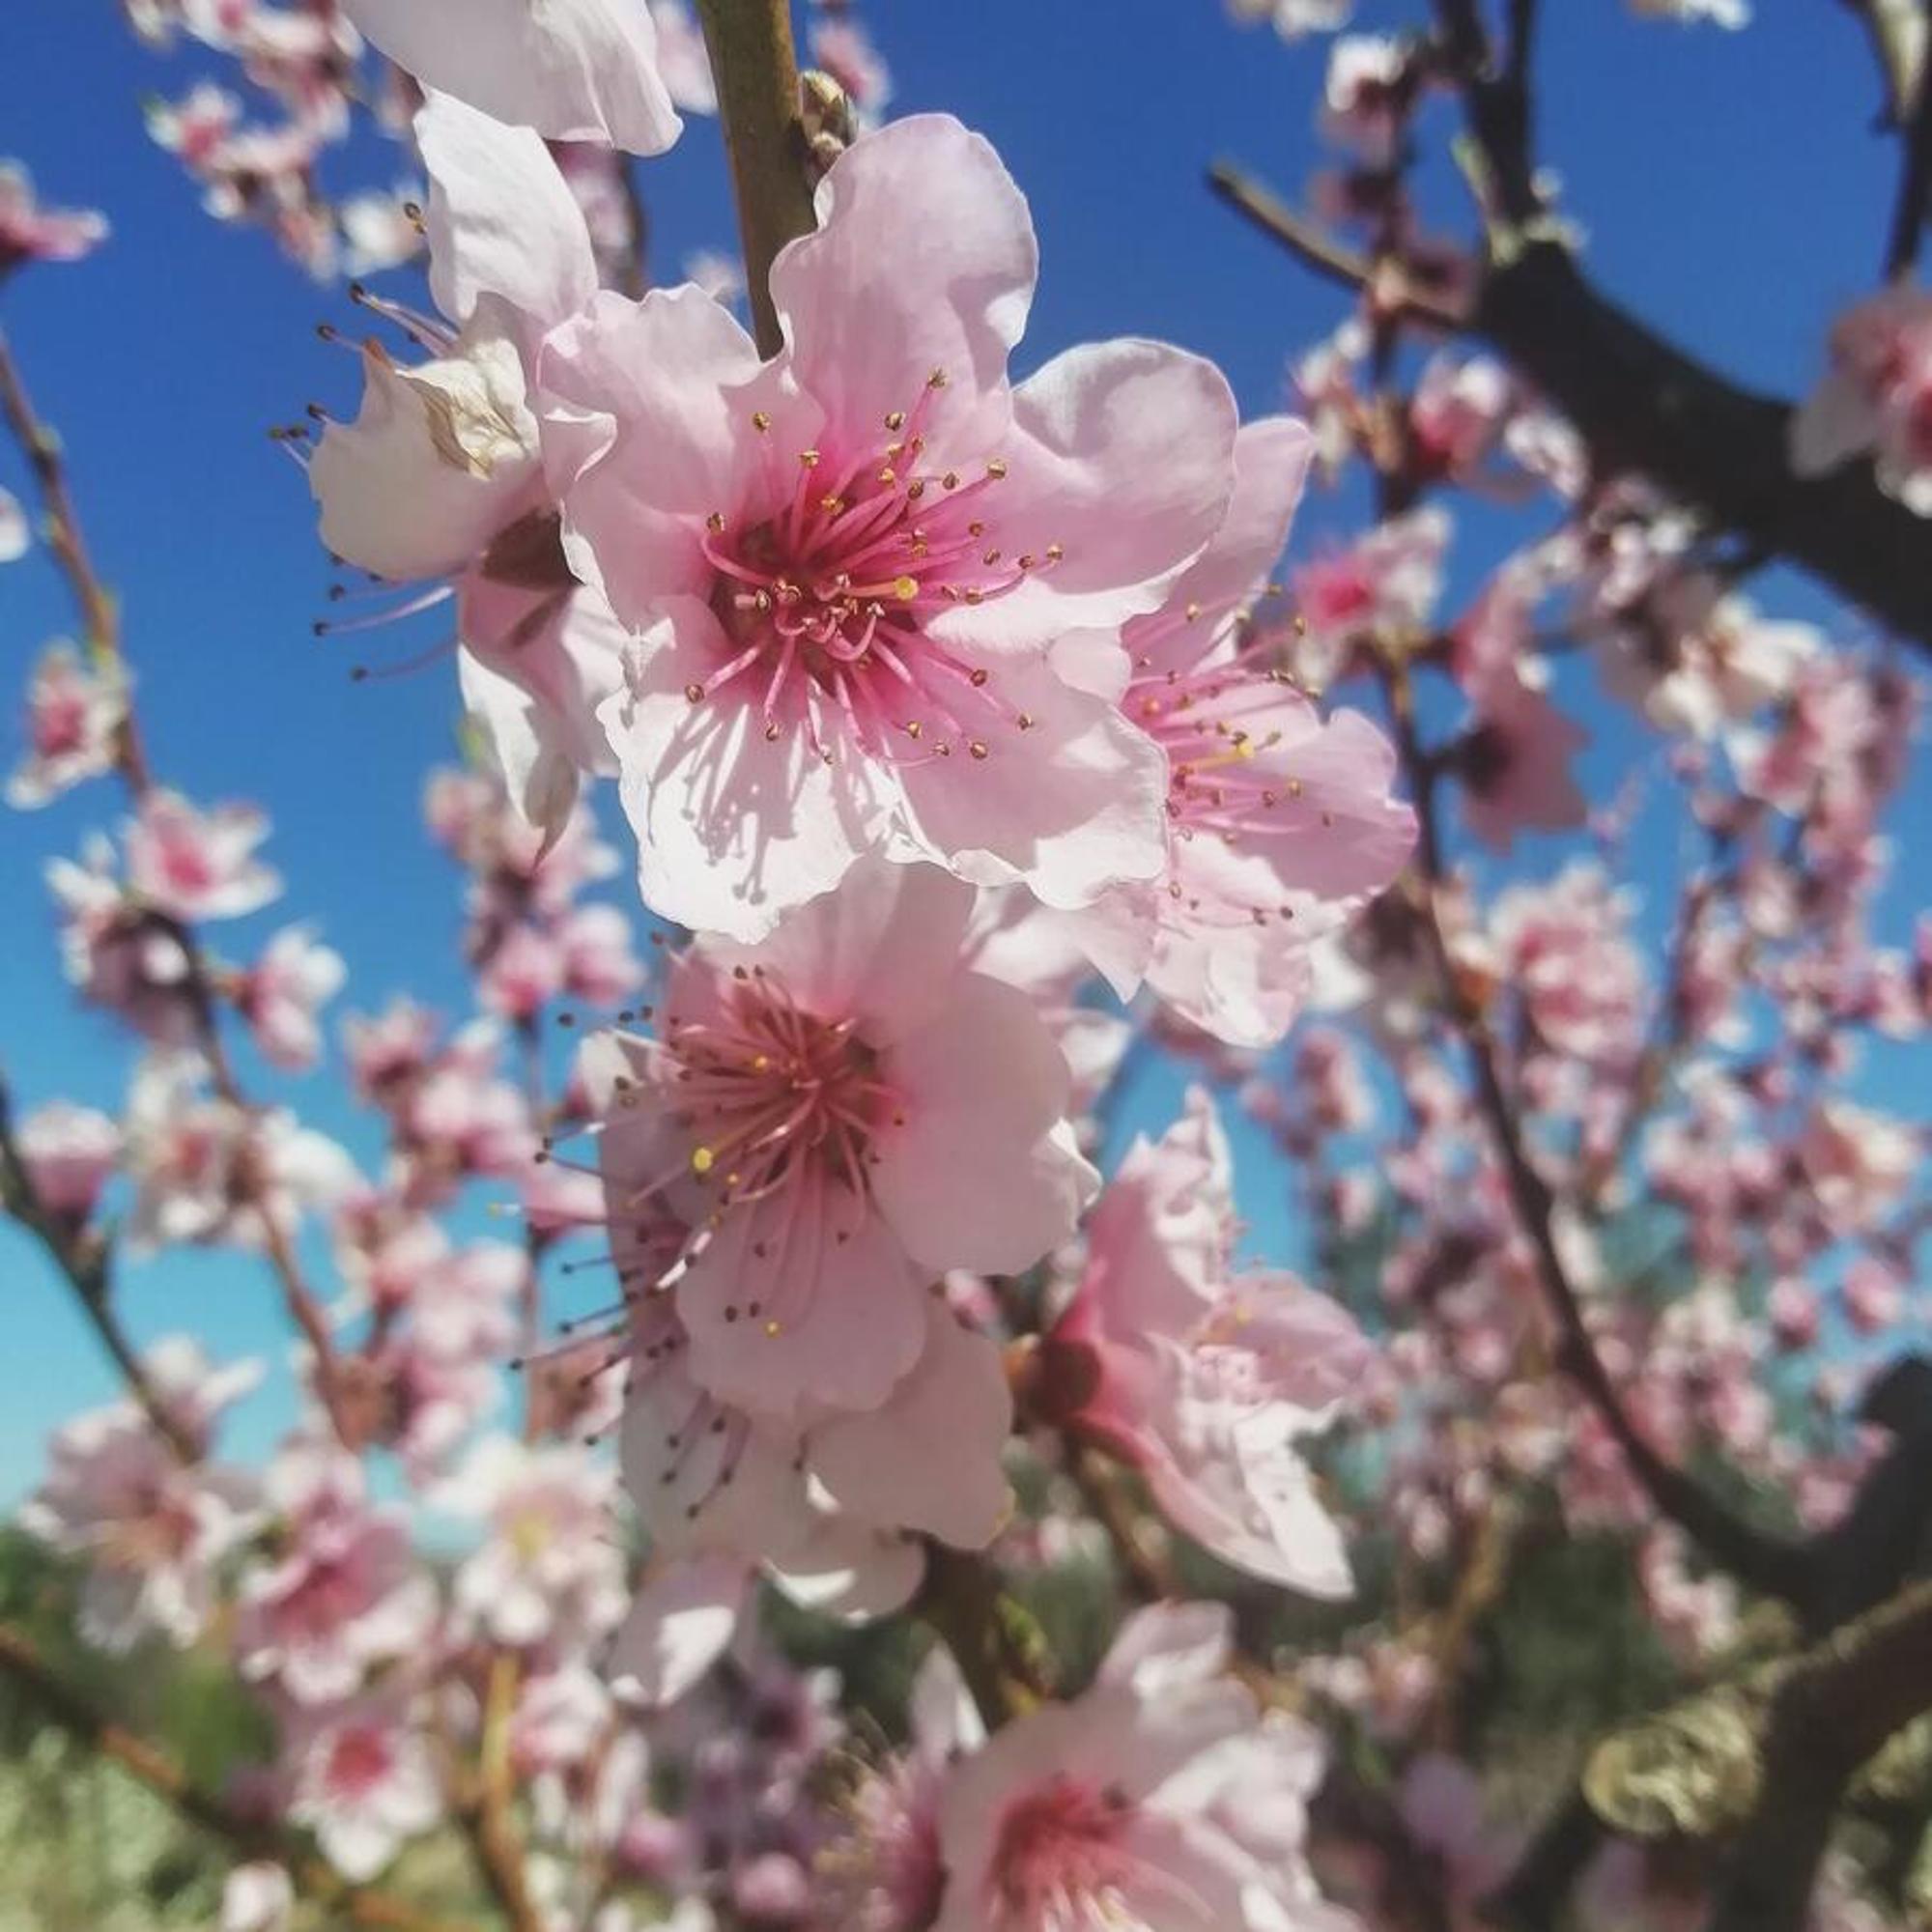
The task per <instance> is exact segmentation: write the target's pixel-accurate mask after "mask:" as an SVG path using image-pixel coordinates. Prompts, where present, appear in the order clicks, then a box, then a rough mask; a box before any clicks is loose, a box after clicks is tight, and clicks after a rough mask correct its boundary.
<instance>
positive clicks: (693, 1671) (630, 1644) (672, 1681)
mask: <svg viewBox="0 0 1932 1932" xmlns="http://www.w3.org/2000/svg"><path fill="white" fill-rule="evenodd" d="M751 1582H752V1573H751V1569H750V1567H749V1566H748V1565H747V1564H745V1563H744V1562H742V1561H741V1560H739V1559H738V1558H735V1557H730V1556H693V1557H687V1558H685V1559H684V1560H683V1561H681V1562H676V1563H672V1564H669V1565H668V1566H667V1567H666V1568H664V1569H662V1570H660V1571H659V1572H658V1574H657V1575H656V1576H655V1577H652V1579H651V1580H650V1581H649V1582H647V1583H646V1584H645V1585H644V1587H643V1588H642V1590H640V1591H639V1593H638V1598H637V1601H636V1602H635V1603H634V1604H633V1605H631V1613H630V1615H629V1616H628V1617H626V1618H625V1620H624V1627H623V1629H622V1630H620V1631H619V1632H618V1633H617V1639H616V1642H615V1644H614V1645H613V1646H612V1647H611V1657H610V1662H609V1664H608V1666H607V1668H608V1671H609V1674H610V1676H611V1678H612V1679H613V1680H614V1681H615V1682H616V1683H617V1684H618V1685H619V1687H620V1688H624V1689H631V1688H632V1687H635V1690H634V1694H635V1695H637V1696H639V1697H640V1698H642V1699H643V1701H644V1702H645V1703H647V1704H651V1705H660V1704H670V1703H674V1702H676V1700H677V1699H678V1698H680V1697H682V1696H683V1695H684V1693H685V1692H686V1691H687V1690H690V1689H691V1688H692V1686H693V1685H695V1684H696V1682H697V1681H698V1679H699V1678H700V1677H702V1676H703V1675H704V1673H705V1672H706V1671H707V1670H709V1669H710V1668H711V1666H712V1665H713V1664H714V1663H716V1662H718V1660H719V1659H720V1658H721V1657H722V1656H724V1654H725V1650H726V1648H727V1647H728V1646H729V1644H730V1642H731V1639H732V1637H733V1636H734V1635H735V1634H736V1633H737V1629H738V1618H739V1615H740V1613H741V1612H742V1611H743V1609H744V1606H745V1599H746V1597H747V1595H748V1594H749V1592H750V1589H751ZM626 1680H628V1683H627V1682H626Z"/></svg>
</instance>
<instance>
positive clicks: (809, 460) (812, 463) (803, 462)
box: [798, 449, 818, 469]
mask: <svg viewBox="0 0 1932 1932" xmlns="http://www.w3.org/2000/svg"><path fill="white" fill-rule="evenodd" d="M798 460H799V466H800V468H801V469H817V468H818V452H817V450H815V449H801V450H800V451H799V453H798Z"/></svg>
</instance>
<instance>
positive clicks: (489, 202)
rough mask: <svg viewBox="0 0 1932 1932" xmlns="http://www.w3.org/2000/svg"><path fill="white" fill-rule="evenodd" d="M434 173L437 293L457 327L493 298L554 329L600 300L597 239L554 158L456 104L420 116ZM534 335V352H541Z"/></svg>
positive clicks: (435, 100)
mask: <svg viewBox="0 0 1932 1932" xmlns="http://www.w3.org/2000/svg"><path fill="white" fill-rule="evenodd" d="M415 128H416V142H417V145H418V146H419V147H420V148H421V150H422V157H423V165H424V166H425V167H426V168H427V169H428V170H429V184H430V187H429V212H428V215H427V222H428V227H429V260H430V275H429V285H430V293H431V294H432V295H433V296H434V297H435V298H436V305H437V306H438V307H439V308H440V310H441V311H442V312H443V314H444V315H446V316H448V317H449V318H450V319H451V320H452V321H454V322H468V321H469V317H470V315H471V314H472V313H473V312H474V310H475V307H476V303H477V301H478V299H479V298H481V297H483V296H497V297H500V298H502V299H503V300H504V301H506V302H507V303H508V304H509V305H510V307H511V308H513V309H515V310H516V311H518V313H519V314H520V315H523V316H526V317H528V318H530V319H531V321H532V322H534V323H536V324H539V325H541V326H542V327H548V326H549V325H550V324H552V323H555V322H561V321H562V320H563V318H564V317H565V316H567V315H571V314H574V313H575V312H576V311H577V310H578V309H580V308H581V307H582V305H583V304H584V303H585V302H586V301H588V300H589V299H590V298H591V296H592V295H594V294H595V293H596V290H597V264H596V261H595V259H594V258H593V256H592V255H591V252H590V236H589V232H588V231H587V230H586V229H585V227H584V225H583V215H582V213H581V211H580V210H579V208H578V206H577V200H576V197H575V196H574V195H573V194H572V193H571V191H570V188H569V185H568V184H567V183H566V182H565V181H564V179H563V175H562V173H561V171H560V170H559V169H558V167H557V165H556V163H555V162H554V160H553V159H552V158H551V156H550V150H549V149H548V148H546V147H545V146H544V144H543V142H542V141H540V140H539V139H538V138H537V136H536V135H535V134H533V133H531V132H530V130H529V129H528V128H506V127H505V126H504V125H503V124H502V123H501V122H500V121H493V120H492V119H491V118H490V117H489V116H488V115H487V114H479V113H477V111H476V110H475V109H474V108H473V107H469V106H466V105H465V104H464V103H463V102H462V101H461V100H458V99H455V98H453V97H452V96H450V95H446V94H432V95H431V96H430V97H429V99H427V100H426V101H425V102H424V103H423V106H422V108H421V110H420V111H419V112H418V113H417V115H416V121H415ZM538 333H541V327H539V328H538V329H537V330H535V331H533V332H532V335H531V339H530V341H529V342H528V343H526V348H528V349H533V348H534V347H535V335H536V334H538Z"/></svg>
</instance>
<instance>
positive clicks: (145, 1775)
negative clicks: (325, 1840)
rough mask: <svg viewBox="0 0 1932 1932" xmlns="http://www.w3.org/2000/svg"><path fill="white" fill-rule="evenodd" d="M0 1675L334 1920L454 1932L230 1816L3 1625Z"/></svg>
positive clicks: (391, 1929) (277, 1831)
mask: <svg viewBox="0 0 1932 1932" xmlns="http://www.w3.org/2000/svg"><path fill="white" fill-rule="evenodd" d="M0 1671H4V1672H5V1673H6V1674H7V1675H8V1676H10V1677H12V1678H14V1680H15V1681H16V1682H17V1683H19V1684H20V1685H22V1686H23V1687H24V1688H25V1689H26V1690H28V1691H29V1692H30V1693H31V1694H32V1696H33V1698H34V1700H35V1701H36V1702H37V1703H38V1704H39V1705H40V1706H41V1708H42V1709H43V1711H44V1712H45V1713H46V1715H47V1716H48V1717H49V1718H51V1719H53V1721H54V1722H55V1723H57V1724H58V1725H59V1726H60V1727H61V1728H62V1729H63V1730H64V1731H67V1732H68V1733H70V1734H71V1736H73V1737H75V1738H77V1739H79V1740H80V1742H81V1743H83V1744H85V1745H87V1746H89V1747H91V1748H93V1749H95V1750H98V1751H99V1753H100V1754H101V1755H102V1756H103V1757H105V1758H109V1759H111V1760H112V1761H113V1762H114V1763H115V1764H118V1765H119V1766H120V1767H121V1768H122V1769H123V1770H124V1771H126V1772H128V1773H129V1774H130V1775H131V1776H134V1777H135V1778H137V1779H138V1780H139V1781H140V1782H141V1783H142V1784H144V1785H146V1786H147V1787H148V1789H149V1790H150V1791H152V1792H154V1793H155V1794H156V1796H157V1797H159V1798H162V1799H164V1800H165V1801H166V1802H167V1803H168V1804H170V1805H171V1806H172V1807H173V1808H174V1809H175V1810H176V1811H177V1812H178V1813H179V1814H180V1815H181V1816H182V1817H183V1818H185V1820H186V1821H187V1822H188V1823H189V1824H191V1825H194V1826H196V1827H197V1828H199V1829H200V1830H201V1831H204V1832H206V1833H209V1834H210V1835H211V1836H212V1837H215V1838H219V1839H221V1840H222V1841H223V1842H224V1843H225V1844H227V1845H229V1846H231V1847H232V1848H233V1849H234V1850H235V1851H236V1852H237V1853H238V1854H239V1855H240V1856H241V1857H242V1858H244V1859H271V1860H273V1861H275V1862H276V1863H277V1864H280V1865H282V1866H284V1867H285V1868H286V1869H287V1871H288V1873H289V1876H290V1877H291V1878H292V1879H293V1880H294V1882H295V1884H296V1886H297V1887H298V1889H300V1890H301V1891H302V1892H303V1893H304V1894H306V1895H307V1896H308V1897H310V1898H312V1899H314V1900H315V1901H316V1902H317V1903H318V1904H320V1905H322V1906H324V1907H325V1908H327V1910H329V1911H330V1912H332V1913H334V1914H336V1915H337V1920H336V1921H334V1922H342V1923H347V1924H350V1925H360V1926H368V1927H375V1928H382V1932H457V1929H456V1927H454V1926H453V1925H452V1924H451V1923H450V1921H448V1920H445V1919H439V1918H432V1917H431V1916H430V1915H429V1914H427V1913H424V1912H419V1911H417V1910H416V1908H415V1907H414V1906H412V1905H410V1904H408V1903H407V1902H405V1901H404V1900H402V1899H399V1898H396V1897H393V1896H392V1895H390V1894H389V1893H387V1892H384V1891H380V1890H378V1889H375V1888H374V1887H371V1886H358V1885H351V1884H349V1883H348V1882H347V1881H346V1880H345V1879H343V1878H342V1877H340V1876H339V1875H338V1874H337V1873H336V1872H335V1871H334V1870H333V1869H331V1867H330V1866H328V1865H327V1864H326V1863H325V1862H324V1861H322V1860H320V1859H318V1858H315V1857H313V1856H312V1855H310V1854H309V1853H308V1852H307V1851H306V1850H305V1849H304V1848H303V1847H302V1846H301V1844H300V1843H299V1842H298V1840H297V1839H296V1837H295V1836H294V1835H293V1834H292V1833H289V1832H287V1831H285V1830H283V1829H282V1828H280V1827H278V1826H276V1825H274V1824H271V1823H270V1822H267V1821H265V1820H262V1819H257V1818H251V1817H248V1816H246V1815H245V1814H243V1813H241V1812H240V1811H236V1810H234V1809H232V1808H231V1807H230V1806H229V1805H228V1804H225V1803H224V1802H223V1801H222V1800H221V1799H219V1798H216V1797H213V1796H212V1795H211V1794H210V1793H208V1792H205V1791H203V1790H201V1789H199V1788H198V1787H197V1786H196V1785H195V1784H194V1783H193V1782H192V1781H191V1780H190V1779H189V1777H188V1776H187V1774H186V1773H185V1771H184V1770H183V1769H182V1768H181V1766H180V1765H178V1764H177V1763H175V1761H174V1760H173V1759H172V1758H171V1757H169V1756H168V1755H167V1754H166V1752H164V1751H162V1750H161V1749H160V1748H159V1747H156V1746H155V1745H152V1744H150V1743H149V1742H148V1741H147V1740H146V1739H145V1738H142V1737H138V1736H136V1735H135V1733H133V1732H132V1731H129V1730H126V1729H124V1728H123V1727H122V1726H121V1725H119V1724H117V1723H114V1722H113V1721H112V1720H111V1719H108V1718H106V1717H104V1716H103V1715H102V1714H101V1713H100V1712H99V1711H97V1710H96V1709H95V1708H94V1706H93V1705H92V1704H90V1703H89V1702H88V1700H87V1698H86V1697H85V1696H83V1695H82V1693H81V1692H80V1691H79V1690H76V1689H75V1688H74V1687H73V1686H72V1685H71V1684H69V1683H68V1682H67V1681H66V1680H65V1679H64V1678H62V1677H61V1676H60V1675H59V1673H58V1672H57V1671H55V1670H54V1669H53V1667H52V1666H51V1665H50V1664H48V1663H47V1662H46V1661H45V1659H44V1658H43V1657H42V1655H41V1653H40V1651H39V1649H38V1648H37V1647H36V1645H35V1644H34V1642H33V1640H32V1639H31V1638H30V1637H29V1636H27V1634H25V1633H24V1632H22V1631H19V1630H16V1629H14V1627H12V1626H11V1625H6V1624H0Z"/></svg>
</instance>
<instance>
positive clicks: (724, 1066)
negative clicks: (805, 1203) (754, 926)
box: [665, 967, 897, 1204]
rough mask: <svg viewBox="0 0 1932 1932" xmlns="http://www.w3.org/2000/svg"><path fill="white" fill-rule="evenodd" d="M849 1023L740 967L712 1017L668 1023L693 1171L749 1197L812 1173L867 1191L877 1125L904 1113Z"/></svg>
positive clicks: (738, 1197)
mask: <svg viewBox="0 0 1932 1932" xmlns="http://www.w3.org/2000/svg"><path fill="white" fill-rule="evenodd" d="M852 1029H853V1022H852V1021H850V1020H838V1021H827V1020H824V1019H821V1018H819V1017H818V1016H817V1015H815V1014H812V1013H809V1012H806V1011H805V1010H803V1009H801V1008H800V1007H798V1006H797V1005H796V1004H795V1003H794V1002H793V1001H792V999H791V997H790V995H789V994H787V993H786V991H785V990H784V987H783V986H782V984H781V982H780V981H779V980H777V979H776V978H775V977H774V976H773V975H771V974H769V973H767V972H766V971H765V970H764V969H763V968H762V967H750V968H747V967H739V968H738V969H736V974H735V976H734V979H733V981H732V983H731V985H730V986H729V987H728V988H727V989H726V992H725V1000H724V1002H723V1005H722V1008H721V1010H720V1011H719V1014H718V1016H717V1017H716V1018H715V1019H712V1020H708V1021H698V1020H680V1019H678V1018H676V1017H675V1016H672V1017H670V1018H668V1020H667V1022H666V1028H665V1032H666V1038H665V1047H666V1050H667V1052H668V1054H669V1055H670V1057H671V1058H672V1059H673V1060H674V1061H675V1062H676V1063H677V1072H676V1075H675V1092H676V1097H677V1100H678V1103H679V1109H680V1114H681V1117H682V1119H683V1120H684V1122H686V1123H687V1125H688V1126H689V1129H690V1131H691V1134H692V1137H693V1146H692V1150H691V1172H692V1173H693V1174H694V1175H696V1177H697V1178H698V1179H700V1180H702V1181H705V1182H707V1183H711V1184H717V1185H720V1186H722V1188H723V1190H724V1196H725V1201H726V1202H727V1203H738V1204H743V1203H746V1202H750V1201H755V1200H759V1199H761V1198H763V1197H764V1196H765V1195H768V1194H771V1193H774V1192H776V1191H777V1190H778V1189H779V1188H780V1187H781V1186H784V1185H785V1184H787V1183H788V1182H790V1181H793V1180H796V1179H801V1178H803V1177H806V1176H808V1175H809V1176H810V1177H811V1178H814V1179H819V1180H824V1181H829V1182H832V1183H833V1184H835V1185H837V1186H838V1187H841V1188H844V1189H846V1190H848V1191H849V1192H851V1193H853V1194H863V1193H864V1192H865V1191H866V1164H867V1154H868V1152H869V1151H870V1146H871V1140H872V1135H873V1132H874V1130H875V1128H876V1127H878V1126H879V1125H881V1124H883V1123H884V1122H885V1121H886V1119H887V1118H888V1117H889V1116H891V1115H893V1114H895V1112H896V1104H897V1103H896V1101H895V1097H894V1094H893V1092H892V1089H891V1088H890V1087H889V1086H888V1085H887V1084H886V1083H885V1082H884V1081H883V1080H881V1079H880V1078H879V1065H878V1056H877V1055H876V1054H875V1053H874V1051H873V1050H872V1049H871V1048H870V1047H869V1046H867V1044H866V1043H865V1041H863V1040H861V1039H858V1038H855V1037H854V1036H853V1031H852Z"/></svg>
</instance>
